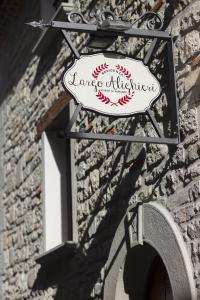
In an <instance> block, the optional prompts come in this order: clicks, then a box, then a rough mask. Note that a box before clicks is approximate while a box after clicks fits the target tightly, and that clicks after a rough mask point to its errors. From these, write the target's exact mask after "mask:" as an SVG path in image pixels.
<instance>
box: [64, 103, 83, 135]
mask: <svg viewBox="0 0 200 300" xmlns="http://www.w3.org/2000/svg"><path fill="white" fill-rule="evenodd" d="M81 109H82V104H81V103H79V105H78V106H77V107H76V109H75V111H74V113H73V116H72V118H71V120H70V121H69V123H68V124H67V127H66V130H65V133H66V134H67V135H68V133H69V131H70V129H71V128H72V126H73V125H74V123H75V122H76V119H77V117H78V114H79V112H80V111H81Z"/></svg>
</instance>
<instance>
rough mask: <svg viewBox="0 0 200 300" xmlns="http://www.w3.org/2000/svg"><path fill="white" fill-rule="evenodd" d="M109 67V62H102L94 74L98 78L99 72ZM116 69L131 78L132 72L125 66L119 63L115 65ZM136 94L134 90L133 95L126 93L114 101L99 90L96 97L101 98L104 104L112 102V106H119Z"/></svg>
mask: <svg viewBox="0 0 200 300" xmlns="http://www.w3.org/2000/svg"><path fill="white" fill-rule="evenodd" d="M108 67H109V65H108V64H106V63H104V64H101V65H100V66H98V67H96V69H95V70H94V71H93V73H92V76H93V77H94V78H95V79H97V78H98V76H99V74H100V73H101V72H102V71H104V70H105V69H107V68H108ZM115 67H116V69H117V70H118V71H120V72H122V74H123V75H124V76H125V77H126V78H127V79H128V80H130V79H131V73H130V72H129V71H128V70H127V69H126V68H125V67H123V66H120V65H119V64H118V65H116V66H115ZM133 95H134V92H133V93H132V95H125V96H123V97H121V98H119V99H118V101H117V102H113V101H111V100H110V98H109V97H107V96H105V95H104V94H103V93H102V92H100V91H98V93H97V94H96V97H97V98H98V99H99V100H101V101H102V102H103V103H104V104H110V105H111V106H118V105H125V104H127V103H128V102H130V100H131V99H132V97H133Z"/></svg>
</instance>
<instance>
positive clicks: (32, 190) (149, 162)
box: [0, 0, 200, 300]
mask: <svg viewBox="0 0 200 300" xmlns="http://www.w3.org/2000/svg"><path fill="white" fill-rule="evenodd" d="M93 2H94V1H89V0H87V1H82V0H80V1H77V3H75V4H76V5H78V9H80V10H81V11H82V12H83V13H85V14H87V13H88V11H89V10H90V9H91V7H92V6H93ZM158 2H160V5H159V3H158ZM96 7H99V8H100V9H102V8H108V9H111V10H112V11H115V13H116V14H117V15H119V16H126V18H128V19H129V20H130V21H133V20H134V19H135V18H137V17H138V16H140V15H141V14H143V13H144V12H145V11H149V10H153V9H155V7H157V9H159V11H158V12H159V13H160V14H161V15H162V16H163V18H164V26H165V28H166V29H167V30H169V31H172V33H173V34H174V36H175V48H174V54H175V67H176V74H177V89H178V98H179V105H180V108H179V113H180V130H181V143H180V144H179V145H178V146H177V147H174V146H167V145H153V144H150V145H145V144H135V143H131V144H121V143H118V142H104V141H86V140H82V141H76V142H75V150H74V157H75V166H74V167H75V172H76V181H77V183H76V186H77V199H76V201H77V229H78V243H79V244H78V245H79V246H78V247H79V251H78V254H77V255H76V256H75V258H74V259H72V261H71V260H70V262H69V261H65V262H63V266H64V267H63V270H62V276H59V274H58V273H59V272H61V271H59V270H57V271H56V273H55V274H54V277H55V278H53V280H49V281H48V276H45V277H43V278H42V280H41V282H40V285H39V287H37V286H36V281H37V276H38V273H39V269H40V266H39V265H37V264H36V261H35V259H36V258H37V256H38V255H39V254H41V253H42V252H43V245H44V230H43V221H44V212H43V201H44V199H43V197H42V190H41V187H42V185H41V182H42V142H41V139H39V140H36V138H35V137H36V126H37V123H38V121H39V120H40V118H41V117H42V116H43V115H44V114H45V112H46V111H47V110H48V109H49V108H50V107H51V106H52V104H53V103H54V102H55V101H57V99H58V98H59V95H60V94H61V93H62V92H63V88H62V86H61V80H60V78H61V74H62V72H63V70H64V67H66V64H69V63H70V60H71V58H72V56H71V54H70V50H69V49H68V47H67V45H66V43H65V42H64V40H61V39H57V40H56V41H55V42H54V43H53V44H52V45H51V46H50V47H48V49H47V50H46V51H45V55H42V56H41V57H40V56H37V55H33V54H32V53H31V50H32V48H33V47H34V45H35V43H36V41H37V39H38V37H39V35H40V32H39V31H37V30H36V31H35V30H32V29H30V28H29V27H26V26H24V23H25V22H27V21H30V20H35V19H36V20H38V19H40V18H41V16H40V7H39V1H36V0H32V1H28V2H27V1H22V3H21V8H20V11H19V12H18V15H17V17H16V18H13V21H12V23H11V24H10V27H9V28H8V29H7V34H6V37H4V41H3V42H2V43H1V45H0V68H1V74H0V76H1V82H0V98H1V106H0V116H1V120H0V187H1V188H0V216H1V218H0V241H1V243H0V299H2V300H17V299H19V300H22V299H24V300H25V299H26V300H27V299H34V300H36V299H37V300H39V299H46V300H47V299H48V300H50V299H59V300H64V299H69V300H75V299H76V300H78V299H79V300H81V299H82V300H88V299H96V300H97V299H99V300H100V299H102V287H103V281H104V278H105V265H106V260H107V257H108V253H109V249H110V245H111V241H112V238H113V235H114V233H115V230H116V227H117V225H118V224H119V222H120V220H121V219H122V218H123V216H124V214H125V213H126V210H127V208H128V206H129V205H131V204H134V203H137V202H138V201H158V202H160V203H162V205H164V206H165V207H166V208H167V209H168V210H169V211H170V213H171V215H172V216H173V218H174V220H175V222H176V223H177V225H178V226H179V228H180V230H181V232H182V235H183V238H184V240H185V243H186V245H187V248H188V253H189V254H190V256H191V260H192V263H193V268H194V279H195V283H196V288H197V290H198V293H199V292H200V279H199V278H200V276H199V275H200V240H199V238H200V214H199V211H200V159H199V156H200V138H199V121H200V117H199V116H200V111H199V100H200V75H199V70H200V65H199V64H198V63H197V64H195V63H193V62H194V60H196V58H197V57H198V55H199V53H200V43H199V38H200V30H199V29H200V5H199V0H197V1H194V0H193V1H189V0H182V1H178V0H177V1H153V0H144V1H129V0H127V1H121V0H110V1H107V0H105V1H103V2H102V1H99V2H98V1H97V3H96ZM72 37H73V40H74V43H75V44H76V45H77V47H78V49H79V50H81V49H82V51H83V52H87V49H86V48H85V47H84V42H85V39H86V37H85V35H81V36H79V35H76V34H72ZM145 45H146V41H145V40H144V39H140V40H139V41H137V42H136V41H135V40H134V39H129V40H128V41H126V40H124V39H123V38H120V39H118V40H117V41H116V43H115V44H114V45H113V46H112V47H111V50H116V51H120V52H122V53H125V54H129V55H134V56H135V57H138V58H141V57H143V55H144V51H145ZM161 57H162V52H161V50H158V52H157V53H156V58H155V60H154V62H153V64H152V72H155V70H156V72H158V76H160V78H161V77H162V76H161V74H162V66H164V63H165V62H164V61H163V60H162V59H161ZM165 79H166V77H164V78H161V80H165ZM154 111H155V117H156V120H157V121H158V122H159V124H160V126H161V127H162V129H163V130H164V132H165V134H169V133H170V126H169V127H168V125H162V124H163V123H162V121H163V119H165V118H166V119H167V116H169V115H170V112H169V111H168V107H167V104H166V95H165V93H164V94H163V95H162V97H161V99H160V100H159V101H158V102H157V103H156V104H155V105H154ZM165 121H166V120H165ZM76 125H77V130H83V129H84V128H86V129H87V130H88V131H91V132H103V131H105V130H106V131H107V132H113V133H116V132H119V131H120V132H122V133H123V134H127V133H131V134H149V135H154V134H155V132H154V130H153V128H152V126H151V125H150V123H149V122H148V120H147V119H145V117H144V116H142V117H137V118H135V117H132V118H127V119H123V120H113V118H106V117H105V118H103V117H102V116H98V117H96V116H95V114H93V113H85V112H83V113H81V114H80V116H79V118H78V120H77V124H76ZM56 277H60V280H59V282H56ZM198 299H200V293H199V294H198Z"/></svg>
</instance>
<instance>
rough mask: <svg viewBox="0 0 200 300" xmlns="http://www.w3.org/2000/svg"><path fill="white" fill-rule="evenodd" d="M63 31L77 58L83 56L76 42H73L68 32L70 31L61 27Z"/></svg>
mask: <svg viewBox="0 0 200 300" xmlns="http://www.w3.org/2000/svg"><path fill="white" fill-rule="evenodd" d="M61 32H62V34H63V36H64V38H65V40H66V42H67V44H68V46H69V48H70V49H71V51H72V52H73V53H74V55H75V56H76V58H77V59H79V58H80V57H81V56H80V54H79V52H78V50H77V49H76V47H75V46H74V44H73V43H72V40H71V38H70V36H69V34H68V32H67V31H66V30H65V29H61Z"/></svg>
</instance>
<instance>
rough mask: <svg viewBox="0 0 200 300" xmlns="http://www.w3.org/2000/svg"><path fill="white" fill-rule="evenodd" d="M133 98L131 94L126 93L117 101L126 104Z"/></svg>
mask: <svg viewBox="0 0 200 300" xmlns="http://www.w3.org/2000/svg"><path fill="white" fill-rule="evenodd" d="M132 96H133V94H132ZM131 99H132V97H131V96H128V95H126V96H124V97H122V98H120V99H119V100H118V101H117V103H119V104H120V105H124V104H126V103H128V102H130V100H131Z"/></svg>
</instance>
